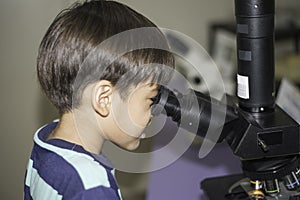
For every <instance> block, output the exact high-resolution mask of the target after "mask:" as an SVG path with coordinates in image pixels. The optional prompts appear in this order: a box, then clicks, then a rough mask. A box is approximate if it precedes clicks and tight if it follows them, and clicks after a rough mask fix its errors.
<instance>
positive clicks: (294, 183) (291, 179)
mask: <svg viewBox="0 0 300 200" xmlns="http://www.w3.org/2000/svg"><path fill="white" fill-rule="evenodd" d="M298 176H299V175H298ZM298 176H297V175H296V174H295V172H292V173H291V174H289V175H286V176H285V177H284V184H285V186H286V188H287V189H288V190H295V189H296V188H298V187H299V185H300V183H299V180H298Z"/></svg>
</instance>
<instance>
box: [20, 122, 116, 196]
mask: <svg viewBox="0 0 300 200" xmlns="http://www.w3.org/2000/svg"><path fill="white" fill-rule="evenodd" d="M56 126H57V122H53V123H51V124H48V125H46V126H44V127H42V128H40V129H39V130H38V131H37V132H36V134H35V136H34V146H33V149H32V153H31V156H30V159H29V162H28V167H27V171H26V176H25V187H24V199H25V200H31V199H33V200H60V199H64V200H121V195H120V190H119V188H118V185H117V183H116V180H115V177H114V170H113V169H112V168H110V167H108V165H107V164H104V163H108V160H107V159H106V158H105V157H104V156H103V155H93V154H91V153H89V152H87V151H85V150H84V149H83V148H82V147H81V146H78V145H76V144H73V143H70V142H67V141H64V140H60V139H51V140H48V141H46V138H47V137H48V136H49V134H50V133H51V132H52V131H53V130H54V128H55V127H56ZM109 166H110V165H109Z"/></svg>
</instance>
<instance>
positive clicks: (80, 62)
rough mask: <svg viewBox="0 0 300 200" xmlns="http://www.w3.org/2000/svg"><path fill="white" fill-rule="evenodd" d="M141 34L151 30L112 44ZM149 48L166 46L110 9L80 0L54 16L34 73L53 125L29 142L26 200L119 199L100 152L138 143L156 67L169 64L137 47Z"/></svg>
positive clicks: (111, 5)
mask: <svg viewBox="0 0 300 200" xmlns="http://www.w3.org/2000/svg"><path fill="white" fill-rule="evenodd" d="M143 27H152V28H154V31H153V29H152V31H150V32H151V34H150V35H147V34H144V35H140V34H139V35H137V36H136V35H133V36H132V35H131V34H130V33H131V32H130V31H129V33H128V34H129V36H128V37H127V36H126V37H117V38H114V36H115V35H117V34H122V32H124V31H125V32H126V31H128V30H133V29H140V28H143ZM132 33H133V32H132ZM110 38H114V40H111V41H109V39H110ZM120 38H121V39H120ZM107 40H108V41H109V42H106V41H107ZM154 43H157V44H159V45H160V46H162V47H167V46H168V45H167V42H166V40H165V38H164V36H163V34H162V33H161V32H160V31H159V30H158V29H157V27H156V26H155V25H154V24H153V23H152V22H151V21H149V20H148V19H147V18H145V17H144V16H142V15H141V14H139V13H137V12H136V11H134V10H132V9H131V8H129V7H127V6H125V5H123V4H120V3H117V2H113V1H101V0H97V1H96V0H93V1H86V2H84V3H82V4H75V5H74V6H72V7H71V8H69V9H67V10H64V11H63V12H61V13H60V14H59V15H58V16H57V17H56V19H55V20H54V21H53V23H52V24H51V25H50V27H49V29H48V31H47V32H46V34H45V36H44V38H43V40H42V42H41V45H40V48H39V52H38V59H37V74H38V79H39V82H40V85H41V88H42V89H43V91H44V92H45V94H46V96H47V97H48V99H49V100H50V101H51V102H52V103H53V105H54V106H55V107H56V108H57V109H58V110H59V112H60V120H59V122H53V123H50V124H48V125H46V126H44V127H42V128H40V129H39V130H38V131H37V132H36V134H35V136H34V147H33V150H32V153H31V157H30V160H29V163H28V167H27V172H26V177H25V189H24V198H25V199H26V200H29V199H34V200H45V199H47V200H54V199H55V200H56V199H66V200H68V199H70V200H77V199H80V200H96V199H97V200H100V199H101V200H104V199H109V200H114V199H121V195H120V191H119V188H118V186H117V183H116V180H115V178H114V175H113V169H112V168H111V166H110V164H109V160H107V158H106V157H104V156H103V155H102V154H101V149H102V146H103V143H104V142H105V141H111V142H113V143H114V144H116V145H118V146H119V147H121V148H124V149H127V150H133V149H136V148H137V147H138V146H139V141H140V139H141V138H143V137H145V135H144V134H143V133H142V131H143V129H144V128H145V127H146V126H147V124H148V122H149V121H150V118H151V111H150V107H151V105H152V103H153V102H152V100H151V99H152V98H153V97H155V96H156V95H157V90H158V84H157V83H161V82H164V81H167V80H168V79H169V76H170V71H168V70H165V68H163V67H162V65H167V66H173V64H174V58H173V56H172V55H171V53H168V52H167V51H165V50H162V49H154V48H147V45H145V44H151V45H153V44H154ZM103 44H104V45H103ZM130 45H133V46H137V47H140V46H142V47H145V48H133V49H131V48H130ZM151 45H150V46H151ZM124 46H126V47H124ZM153 46H155V45H153ZM120 48H125V49H126V52H123V51H120ZM151 63H155V64H151Z"/></svg>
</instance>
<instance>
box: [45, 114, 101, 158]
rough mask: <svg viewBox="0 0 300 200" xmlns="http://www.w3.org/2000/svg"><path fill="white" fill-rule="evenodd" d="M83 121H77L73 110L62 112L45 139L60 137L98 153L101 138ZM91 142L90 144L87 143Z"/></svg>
mask: <svg viewBox="0 0 300 200" xmlns="http://www.w3.org/2000/svg"><path fill="white" fill-rule="evenodd" d="M91 127H92V126H90V125H89V124H86V123H85V122H82V120H81V122H80V123H79V122H78V120H77V119H76V118H75V116H74V113H73V112H67V113H64V114H63V115H62V116H61V118H60V121H59V123H58V125H57V127H56V128H55V129H54V130H53V132H52V133H51V134H50V135H49V137H48V138H47V140H50V139H54V138H57V139H61V140H65V141H67V142H71V143H74V144H77V145H80V146H82V147H83V148H84V149H85V150H87V151H89V152H91V153H95V154H99V153H100V152H101V148H102V145H103V138H102V137H101V136H100V134H99V133H97V132H96V131H95V130H93V129H92V128H91ZM87 144H91V145H87Z"/></svg>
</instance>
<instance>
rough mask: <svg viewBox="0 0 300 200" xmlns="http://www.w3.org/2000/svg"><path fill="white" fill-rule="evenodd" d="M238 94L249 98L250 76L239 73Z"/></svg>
mask: <svg viewBox="0 0 300 200" xmlns="http://www.w3.org/2000/svg"><path fill="white" fill-rule="evenodd" d="M237 84H238V88H237V95H238V97H240V98H243V99H249V98H250V97H249V77H248V76H241V75H239V74H238V75H237Z"/></svg>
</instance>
